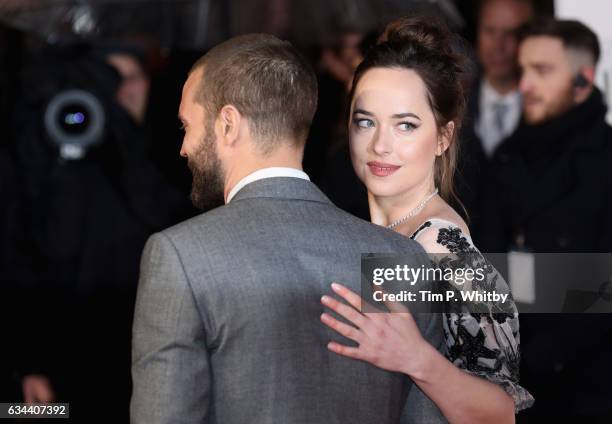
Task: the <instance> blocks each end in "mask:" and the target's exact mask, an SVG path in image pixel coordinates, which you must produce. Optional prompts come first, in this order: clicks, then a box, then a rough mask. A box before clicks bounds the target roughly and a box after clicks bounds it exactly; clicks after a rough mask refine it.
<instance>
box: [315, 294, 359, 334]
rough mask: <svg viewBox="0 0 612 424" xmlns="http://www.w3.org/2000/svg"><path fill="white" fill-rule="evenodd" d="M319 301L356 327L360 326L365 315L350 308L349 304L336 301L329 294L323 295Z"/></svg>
mask: <svg viewBox="0 0 612 424" xmlns="http://www.w3.org/2000/svg"><path fill="white" fill-rule="evenodd" d="M321 303H323V304H324V305H325V306H327V307H328V308H329V309H331V310H332V311H334V312H336V313H338V314H339V315H340V316H342V317H344V318H346V319H347V320H349V321H350V322H352V323H353V324H355V325H356V326H357V327H359V328H361V326H362V325H363V324H364V322H365V320H366V317H365V316H363V315H362V314H361V313H360V312H359V311H357V310H355V309H354V308H351V307H350V306H348V305H346V304H344V303H342V302H339V301H337V300H336V299H334V298H332V297H330V296H323V297H322V298H321Z"/></svg>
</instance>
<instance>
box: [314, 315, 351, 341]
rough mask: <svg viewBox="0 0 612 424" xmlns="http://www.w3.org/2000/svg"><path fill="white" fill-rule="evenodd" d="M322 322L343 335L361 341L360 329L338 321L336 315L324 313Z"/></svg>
mask: <svg viewBox="0 0 612 424" xmlns="http://www.w3.org/2000/svg"><path fill="white" fill-rule="evenodd" d="M321 322H323V324H325V325H327V326H328V327H329V328H331V329H332V330H336V331H337V332H338V333H340V334H341V335H343V336H344V337H346V338H348V339H351V340H354V341H356V342H357V343H359V339H360V337H359V335H360V332H359V329H357V328H355V327H353V326H352V325H348V324H345V323H343V322H340V321H338V320H337V319H335V318H334V317H332V316H331V315H329V314H326V313H322V314H321Z"/></svg>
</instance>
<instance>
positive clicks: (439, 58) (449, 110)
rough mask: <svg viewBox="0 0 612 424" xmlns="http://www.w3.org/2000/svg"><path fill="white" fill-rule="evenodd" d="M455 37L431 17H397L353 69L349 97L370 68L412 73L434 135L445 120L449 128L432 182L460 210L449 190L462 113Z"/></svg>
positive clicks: (457, 152)
mask: <svg viewBox="0 0 612 424" xmlns="http://www.w3.org/2000/svg"><path fill="white" fill-rule="evenodd" d="M455 37H456V36H455V35H453V34H452V33H451V32H450V31H449V30H448V28H447V26H446V24H445V23H444V22H442V21H441V20H439V19H438V18H436V17H432V16H420V17H410V18H401V19H398V20H396V21H394V22H392V23H390V24H389V25H387V27H386V28H385V30H384V32H383V34H382V35H381V36H380V37H379V39H378V42H377V44H376V45H375V46H373V47H372V48H371V49H370V50H369V51H367V52H366V54H365V57H364V60H363V62H361V64H360V65H359V66H358V67H357V70H356V71H355V76H354V77H353V86H352V89H351V99H352V98H353V96H354V94H355V87H356V86H357V84H358V83H359V80H360V79H361V78H362V77H363V75H364V74H365V73H366V72H367V71H368V70H370V69H372V68H403V69H411V70H413V71H415V72H416V73H417V74H418V75H419V76H420V77H421V79H422V80H423V82H424V83H425V87H426V88H427V100H428V102H429V105H430V107H431V109H432V111H433V114H434V117H435V120H436V125H437V127H438V131H439V132H440V131H444V130H445V126H446V124H447V123H449V122H453V123H454V125H455V129H454V131H453V134H452V137H450V139H449V141H450V144H449V147H448V149H446V151H445V152H444V153H443V154H442V155H441V156H439V157H437V158H436V162H435V173H434V178H435V184H436V186H437V187H439V189H440V194H441V196H442V197H443V198H444V199H445V200H446V201H450V202H453V201H454V202H457V203H458V204H459V205H461V206H462V203H461V201H460V200H459V198H458V197H457V195H456V194H455V190H454V186H453V178H454V174H455V168H456V166H457V159H458V156H459V143H458V138H457V137H458V134H459V129H460V127H461V122H462V120H463V114H464V110H465V95H464V88H463V85H462V78H463V75H462V73H463V63H464V60H463V58H462V57H460V56H458V55H457V54H455V53H454V52H453V43H455V42H457V43H458V38H455Z"/></svg>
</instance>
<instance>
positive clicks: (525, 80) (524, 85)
mask: <svg viewBox="0 0 612 424" xmlns="http://www.w3.org/2000/svg"><path fill="white" fill-rule="evenodd" d="M518 88H519V91H520V92H521V93H522V94H525V93H528V92H529V91H530V90H531V81H530V80H529V77H528V76H527V75H525V74H523V75H522V76H521V79H520V80H519V87H518Z"/></svg>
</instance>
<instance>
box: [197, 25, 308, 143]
mask: <svg viewBox="0 0 612 424" xmlns="http://www.w3.org/2000/svg"><path fill="white" fill-rule="evenodd" d="M201 67H202V68H203V70H204V72H203V76H202V82H201V83H200V88H199V92H198V93H197V95H196V99H197V101H198V102H199V103H200V104H202V105H203V106H204V107H205V109H206V110H207V111H208V112H209V113H210V114H211V117H216V116H217V114H218V113H219V111H220V110H221V108H222V107H223V106H225V105H229V104H231V105H233V106H234V107H236V108H237V109H238V111H239V112H240V113H241V114H243V115H244V116H246V117H247V118H248V119H249V122H250V124H251V130H252V131H253V135H254V136H255V138H256V139H257V142H258V143H260V146H261V148H262V151H263V152H267V153H269V152H271V151H272V150H274V148H275V147H276V146H277V145H278V141H279V140H281V139H286V138H288V139H291V140H295V141H296V143H298V144H300V145H303V144H304V143H305V141H306V137H307V136H308V130H309V128H310V125H311V123H312V118H313V116H314V113H315V110H316V108H317V79H316V76H315V74H314V72H313V71H312V69H311V67H310V66H309V65H308V64H307V63H306V61H305V60H303V58H302V57H301V56H300V55H299V54H298V52H297V51H296V50H295V49H294V48H293V46H291V44H290V43H289V42H287V41H281V40H279V39H278V38H276V37H274V36H272V35H268V34H249V35H242V36H238V37H234V38H232V39H230V40H228V41H225V42H224V43H221V44H219V45H217V46H215V47H214V48H213V49H211V50H210V51H209V52H208V53H207V54H205V55H204V56H203V57H201V58H200V59H199V60H198V61H197V62H196V63H195V65H194V66H193V68H192V70H191V72H193V71H194V70H196V69H199V68H201ZM191 72H190V73H191Z"/></svg>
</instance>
